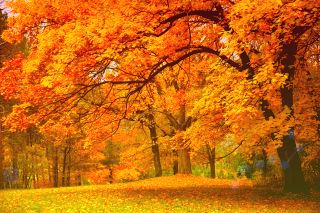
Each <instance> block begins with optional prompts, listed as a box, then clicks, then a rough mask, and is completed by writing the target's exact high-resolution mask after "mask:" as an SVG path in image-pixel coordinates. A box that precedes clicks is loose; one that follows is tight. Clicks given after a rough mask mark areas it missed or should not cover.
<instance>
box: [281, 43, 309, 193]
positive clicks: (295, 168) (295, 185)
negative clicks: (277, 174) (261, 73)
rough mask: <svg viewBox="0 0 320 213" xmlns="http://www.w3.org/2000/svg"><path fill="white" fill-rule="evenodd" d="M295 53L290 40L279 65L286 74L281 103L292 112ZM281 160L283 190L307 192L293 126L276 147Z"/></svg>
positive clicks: (292, 114)
mask: <svg viewBox="0 0 320 213" xmlns="http://www.w3.org/2000/svg"><path fill="white" fill-rule="evenodd" d="M296 54H297V44H296V43H295V42H291V43H289V44H285V45H284V46H283V51H282V54H281V55H280V57H281V61H280V63H281V65H283V67H284V68H283V74H286V75H288V79H287V81H286V85H285V86H284V87H283V88H281V99H282V105H283V106H284V107H288V108H289V109H291V116H294V112H293V79H294V73H295V67H294V65H295V55H296ZM277 152H278V155H279V158H280V160H281V165H282V169H283V171H284V190H285V191H287V192H294V193H299V192H303V193H307V192H308V187H307V185H306V182H305V180H304V176H303V173H302V169H301V161H300V158H299V155H298V152H297V147H296V142H295V135H294V127H292V128H291V129H290V130H289V132H288V134H287V135H285V136H284V137H283V145H282V146H281V147H280V148H278V149H277Z"/></svg>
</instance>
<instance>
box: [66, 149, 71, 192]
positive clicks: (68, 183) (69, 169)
mask: <svg viewBox="0 0 320 213" xmlns="http://www.w3.org/2000/svg"><path fill="white" fill-rule="evenodd" d="M67 170H68V172H67V186H70V184H71V183H70V173H71V146H70V147H69V152H68V166H67Z"/></svg>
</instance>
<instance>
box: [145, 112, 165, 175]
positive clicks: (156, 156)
mask: <svg viewBox="0 0 320 213" xmlns="http://www.w3.org/2000/svg"><path fill="white" fill-rule="evenodd" d="M148 128H149V131H150V137H151V142H152V154H153V164H154V170H155V176H156V177H160V176H162V167H161V161H160V150H159V145H158V138H157V131H156V125H155V121H154V117H153V115H152V114H149V125H148Z"/></svg>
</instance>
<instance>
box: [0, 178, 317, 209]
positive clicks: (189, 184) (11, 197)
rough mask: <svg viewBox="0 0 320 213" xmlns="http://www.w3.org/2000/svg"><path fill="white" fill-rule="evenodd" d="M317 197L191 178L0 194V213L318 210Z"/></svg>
mask: <svg viewBox="0 0 320 213" xmlns="http://www.w3.org/2000/svg"><path fill="white" fill-rule="evenodd" d="M319 209H320V195H319V194H312V195H310V196H308V197H306V196H298V195H287V194H283V193H281V192H280V190H270V189H265V188H256V187H254V186H253V185H252V183H251V182H250V181H248V180H211V179H209V178H203V177H194V176H174V177H160V178H152V179H147V180H142V181H137V182H131V183H121V184H120V183H119V184H112V185H98V186H81V187H66V188H56V189H33V190H7V191H0V212H1V213H6V212H10V213H11V212H24V213H25V212H120V213H125V212H318V211H319Z"/></svg>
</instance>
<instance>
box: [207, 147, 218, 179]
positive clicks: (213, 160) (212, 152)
mask: <svg viewBox="0 0 320 213" xmlns="http://www.w3.org/2000/svg"><path fill="white" fill-rule="evenodd" d="M207 154H208V160H209V165H210V177H211V178H216V148H213V149H211V147H210V146H209V145H208V144H207Z"/></svg>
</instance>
